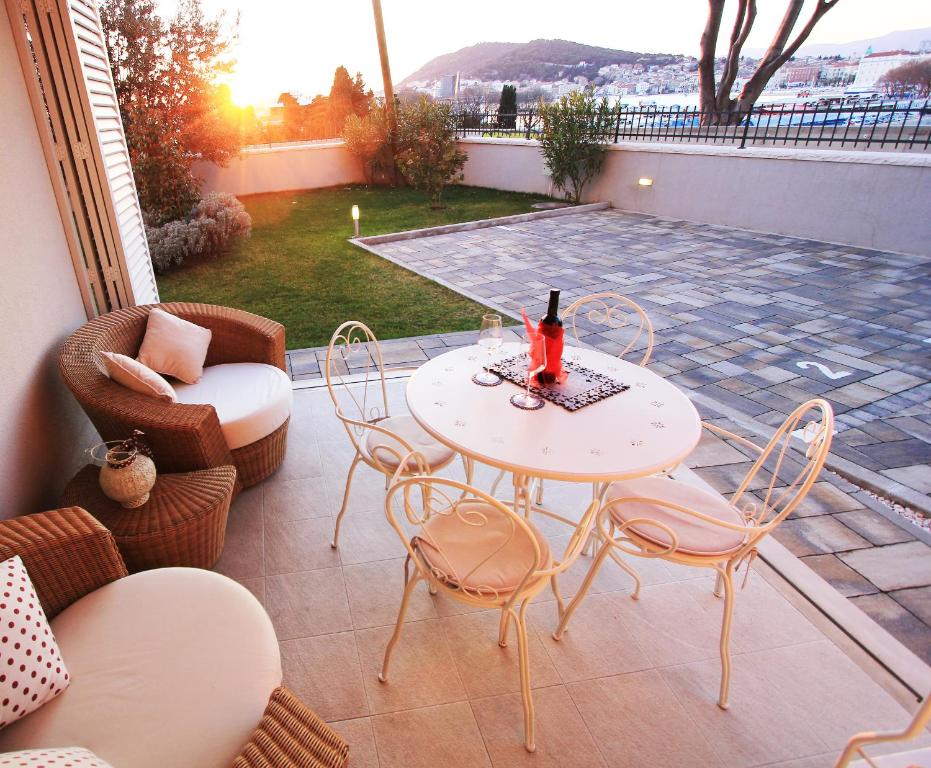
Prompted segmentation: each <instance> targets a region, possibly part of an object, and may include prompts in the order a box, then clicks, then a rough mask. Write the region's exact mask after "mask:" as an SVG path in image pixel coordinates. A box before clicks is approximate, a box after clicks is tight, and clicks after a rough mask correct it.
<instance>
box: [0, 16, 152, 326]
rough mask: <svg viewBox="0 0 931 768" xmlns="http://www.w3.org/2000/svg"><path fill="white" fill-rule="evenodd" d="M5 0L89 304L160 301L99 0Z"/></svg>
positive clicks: (99, 308)
mask: <svg viewBox="0 0 931 768" xmlns="http://www.w3.org/2000/svg"><path fill="white" fill-rule="evenodd" d="M5 2H6V5H7V9H8V11H9V13H10V18H11V21H13V27H14V33H15V34H16V37H17V49H18V51H19V55H20V62H21V64H22V66H23V70H24V73H25V74H26V75H27V81H30V82H31V84H32V88H31V91H32V93H31V96H32V101H33V111H34V112H35V114H36V120H37V122H38V123H40V133H43V132H44V135H43V136H42V138H43V145H44V146H45V148H46V157H47V159H48V161H49V166H50V169H51V170H52V178H53V182H57V183H56V185H55V186H56V197H57V199H58V204H59V210H60V211H61V213H62V219H63V221H64V222H65V224H66V230H67V229H70V230H71V231H69V232H67V233H66V234H67V235H68V241H69V246H70V247H71V248H72V259H73V261H74V264H75V271H76V273H77V274H78V278H79V282H81V288H82V292H83V293H84V296H85V305H86V306H87V308H88V314H89V315H92V314H99V313H103V312H107V311H109V310H111V309H117V308H119V307H125V306H132V305H134V304H146V303H152V302H157V301H158V288H157V286H156V283H155V275H154V273H153V270H152V261H151V259H150V258H149V247H148V243H147V242H146V238H145V229H144V227H143V224H142V211H141V209H140V207H139V198H138V196H137V194H136V186H135V182H134V180H133V174H132V168H131V167H130V162H129V151H128V149H127V147H126V138H125V135H124V133H123V125H122V122H121V120H120V113H119V108H118V106H117V101H116V91H115V89H114V86H113V77H112V75H111V72H110V62H109V59H108V56H107V50H106V44H105V42H104V35H103V30H102V28H101V23H100V14H99V12H98V9H97V4H96V2H95V0H5ZM17 22H18V23H17ZM30 71H31V74H32V75H33V77H31V78H30V77H29V74H30ZM69 224H71V225H72V226H71V227H69V226H68V225H69Z"/></svg>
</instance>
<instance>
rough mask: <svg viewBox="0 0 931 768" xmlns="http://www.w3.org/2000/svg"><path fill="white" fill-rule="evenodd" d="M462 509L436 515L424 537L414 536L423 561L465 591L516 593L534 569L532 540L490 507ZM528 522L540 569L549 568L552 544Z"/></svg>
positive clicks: (479, 504) (474, 505)
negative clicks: (535, 543)
mask: <svg viewBox="0 0 931 768" xmlns="http://www.w3.org/2000/svg"><path fill="white" fill-rule="evenodd" d="M457 510H458V511H457V512H453V513H451V514H435V515H434V516H433V517H431V518H430V519H429V520H428V521H427V523H426V524H425V525H424V531H423V535H422V536H417V537H415V539H414V543H415V545H416V547H417V549H418V551H419V552H420V554H421V556H422V557H423V559H424V562H425V563H426V564H427V566H428V567H429V568H430V569H431V570H432V572H433V575H434V576H436V577H437V578H439V579H440V581H443V582H446V583H447V584H449V585H451V586H458V587H461V588H462V589H463V590H464V591H466V592H471V593H473V594H480V595H484V596H487V597H493V596H495V595H496V594H498V595H503V594H509V593H511V592H513V591H514V590H515V589H516V588H517V587H518V586H519V585H520V583H521V581H522V580H523V579H524V577H525V576H526V575H527V572H528V571H529V570H530V569H531V568H532V567H533V565H534V554H535V553H534V549H533V543H532V541H531V539H530V537H529V536H528V535H527V533H526V532H525V531H524V530H522V529H519V528H517V526H516V524H514V523H513V521H512V520H511V518H510V517H508V516H507V515H505V514H504V513H503V512H502V511H501V510H500V509H498V508H496V507H493V506H491V505H490V504H487V503H485V502H481V501H475V502H463V503H462V504H460V505H459V506H458V508H457ZM526 522H527V525H528V526H530V530H531V532H532V533H533V536H534V538H535V539H536V540H537V547H538V548H539V551H540V561H539V564H538V566H537V567H538V568H541V569H542V568H549V567H550V565H552V558H551V556H550V547H549V543H548V542H547V540H546V537H545V536H544V535H543V534H542V533H541V532H540V531H539V529H538V528H537V527H536V526H535V525H534V524H533V523H531V522H530V521H529V520H528V521H526ZM531 578H533V577H531ZM529 583H531V581H530V580H529V579H528V585H529Z"/></svg>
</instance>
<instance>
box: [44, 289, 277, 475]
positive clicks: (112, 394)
mask: <svg viewBox="0 0 931 768" xmlns="http://www.w3.org/2000/svg"><path fill="white" fill-rule="evenodd" d="M155 307H161V308H162V309H164V310H165V311H166V312H170V313H172V314H174V315H177V316H178V317H182V318H184V319H185V320H189V321H190V322H192V323H196V324H197V325H200V326H203V327H205V328H209V329H210V330H211V331H212V332H213V338H212V339H211V341H210V349H209V350H208V352H207V360H206V365H219V364H221V363H246V362H248V363H266V364H268V365H274V366H277V367H278V368H281V369H282V370H285V358H284V352H285V347H284V326H282V325H281V324H280V323H276V322H275V321H274V320H268V319H266V318H264V317H259V316H258V315H253V314H251V313H249V312H243V311H242V310H238V309H230V308H229V307H218V306H214V305H212V304H189V303H180V302H179V303H173V304H148V305H144V306H139V307H130V308H128V309H120V310H116V311H115V312H110V313H109V314H106V315H102V316H100V317H98V318H95V319H94V320H92V321H91V322H89V323H87V324H86V325H84V326H82V327H81V328H79V329H78V330H77V331H75V332H74V334H72V336H71V337H70V338H69V339H68V340H67V341H66V342H65V343H64V345H63V346H62V348H61V353H60V356H59V361H58V363H59V369H60V370H61V375H62V377H63V378H64V380H65V383H66V384H67V385H68V388H69V389H70V390H71V391H72V392H73V393H74V396H75V397H76V398H77V400H78V402H79V403H80V404H81V407H82V408H83V409H84V411H85V412H86V413H87V415H88V417H89V418H90V420H91V421H92V422H93V423H94V426H95V427H96V428H97V431H98V432H99V433H100V435H101V437H102V438H103V439H104V440H116V439H123V438H125V437H127V436H128V435H129V434H131V432H132V430H133V429H141V430H142V431H143V432H145V434H146V438H147V440H148V442H149V445H150V446H151V448H152V450H153V452H154V453H155V459H156V464H157V465H158V469H159V471H161V472H191V471H194V470H197V469H209V468H212V467H221V466H224V465H227V464H233V465H234V466H235V467H236V469H237V471H238V477H239V483H240V485H241V486H242V487H244V488H248V487H249V486H251V485H255V484H256V483H258V482H260V481H261V480H264V479H265V478H266V477H268V476H269V475H270V474H272V472H274V471H275V470H276V469H277V468H278V466H279V465H280V464H281V462H282V460H283V459H284V454H285V448H286V445H287V436H288V422H287V421H286V422H285V423H284V424H282V425H281V427H279V428H278V429H277V430H275V431H274V432H272V433H271V434H270V435H268V436H267V437H264V438H262V439H261V440H257V441H256V442H254V443H251V444H250V445H246V446H243V447H242V448H237V449H235V450H233V451H231V450H230V449H229V447H228V446H227V444H226V441H225V440H224V438H223V434H222V432H221V431H220V422H219V421H218V419H217V414H216V411H215V410H214V408H213V406H211V405H184V404H181V403H166V402H162V401H160V400H156V399H155V398H152V397H147V396H146V395H141V394H139V393H137V392H133V391H132V390H130V389H127V388H126V387H123V386H120V385H119V384H117V383H115V382H113V381H110V379H108V378H107V377H106V376H104V375H103V373H101V371H100V369H99V368H98V367H97V358H98V353H100V352H118V353H121V354H124V355H129V356H130V357H135V356H136V353H137V352H138V350H139V347H140V345H141V344H142V338H143V336H144V335H145V329H146V320H147V319H148V315H149V312H150V311H151V310H152V309H153V308H155Z"/></svg>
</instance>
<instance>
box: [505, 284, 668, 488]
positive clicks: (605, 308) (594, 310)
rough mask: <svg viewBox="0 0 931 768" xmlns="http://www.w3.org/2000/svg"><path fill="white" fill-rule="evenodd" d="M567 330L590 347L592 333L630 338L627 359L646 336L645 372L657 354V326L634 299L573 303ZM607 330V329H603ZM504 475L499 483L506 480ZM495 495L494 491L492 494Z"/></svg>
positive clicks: (566, 314) (565, 317) (593, 297)
mask: <svg viewBox="0 0 931 768" xmlns="http://www.w3.org/2000/svg"><path fill="white" fill-rule="evenodd" d="M562 321H563V328H564V329H565V330H566V333H568V334H571V335H572V337H573V338H574V339H575V340H576V341H577V342H579V343H586V342H585V337H586V336H587V335H588V334H589V333H611V334H614V335H615V336H616V337H617V338H615V340H616V341H617V342H618V343H624V342H623V337H627V336H630V340H629V341H628V342H627V345H626V346H625V347H624V348H623V349H622V350H621V351H620V352H618V355H617V356H618V357H620V358H624V356H625V355H627V353H629V352H631V351H633V350H634V349H635V348H636V347H637V346H638V344H639V342H640V338H641V337H642V336H643V335H644V334H646V348H645V349H644V350H643V355H642V357H641V358H640V360H638V361H637V365H639V366H640V367H641V368H642V367H644V366H646V364H647V363H649V362H650V356H651V355H652V354H653V323H652V322H651V321H650V317H649V315H647V313H646V310H645V309H644V308H643V307H641V306H640V305H639V304H638V303H637V302H636V301H634V300H633V299H629V298H627V297H626V296H622V295H621V294H619V293H613V292H611V291H606V292H604V293H593V294H590V295H588V296H582V297H581V298H578V299H576V300H575V301H573V302H572V303H571V304H570V305H569V306H568V307H566V309H565V310H564V311H563V313H562ZM601 326H604V329H602V328H601ZM503 476H504V473H502V474H501V475H499V477H498V479H497V480H496V481H495V486H494V487H497V484H498V482H499V481H500V480H501V479H502V477H503ZM535 490H536V503H537V505H539V506H542V504H543V480H538V481H537V482H536V489H535ZM492 492H494V491H492Z"/></svg>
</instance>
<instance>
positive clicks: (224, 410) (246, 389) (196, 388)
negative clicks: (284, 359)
mask: <svg viewBox="0 0 931 768" xmlns="http://www.w3.org/2000/svg"><path fill="white" fill-rule="evenodd" d="M175 394H176V395H177V396H178V402H179V403H187V404H188V405H195V404H197V405H212V406H213V407H214V408H215V409H216V412H217V418H218V419H219V420H220V429H221V430H222V432H223V437H224V438H225V439H226V444H227V445H228V446H229V448H230V450H236V449H237V448H242V447H243V446H246V445H250V444H252V443H254V442H256V441H257V440H261V439H262V438H263V437H267V436H268V435H270V434H271V433H272V432H274V431H275V430H276V429H278V427H280V426H281V425H282V424H284V423H285V422H286V421H287V420H288V417H289V416H290V415H291V401H292V397H293V395H292V392H291V379H289V378H288V374H286V373H285V372H284V371H282V370H281V369H280V368H276V367H275V366H274V365H265V364H264V363H225V364H223V365H211V366H208V367H207V368H204V375H203V376H201V378H200V380H199V381H197V382H196V383H195V384H182V383H178V384H175Z"/></svg>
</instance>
